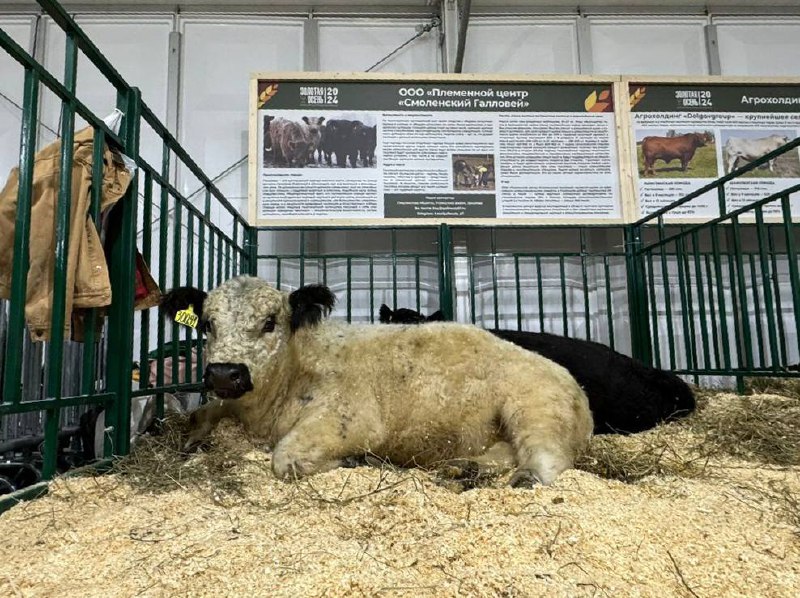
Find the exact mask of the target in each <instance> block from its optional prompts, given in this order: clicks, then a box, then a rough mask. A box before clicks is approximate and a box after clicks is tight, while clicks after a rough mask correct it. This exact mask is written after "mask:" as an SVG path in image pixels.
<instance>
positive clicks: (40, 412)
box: [0, 0, 255, 479]
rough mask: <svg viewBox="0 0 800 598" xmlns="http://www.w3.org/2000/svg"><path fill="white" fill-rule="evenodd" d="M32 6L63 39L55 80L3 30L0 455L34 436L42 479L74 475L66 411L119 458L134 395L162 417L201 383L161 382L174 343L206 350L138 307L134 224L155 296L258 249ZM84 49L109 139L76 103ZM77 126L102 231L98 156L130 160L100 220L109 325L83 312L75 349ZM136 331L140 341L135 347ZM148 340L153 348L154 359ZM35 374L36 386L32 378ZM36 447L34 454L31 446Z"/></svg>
mask: <svg viewBox="0 0 800 598" xmlns="http://www.w3.org/2000/svg"><path fill="white" fill-rule="evenodd" d="M37 1H38V2H39V4H40V5H41V7H42V10H43V11H44V13H46V14H47V15H48V16H49V17H50V18H51V19H52V20H53V22H54V23H55V24H56V25H57V26H58V27H59V28H60V29H61V30H62V31H63V32H64V35H65V38H66V55H65V71H64V79H63V84H62V83H60V82H59V81H58V80H57V79H56V77H54V76H53V75H52V74H51V73H49V72H48V71H47V70H46V69H45V68H44V67H43V66H42V65H41V64H39V63H38V62H37V61H36V60H35V59H34V58H33V57H31V56H30V55H29V54H28V53H27V52H26V51H25V50H24V49H22V48H21V47H20V46H19V45H18V44H17V43H15V42H14V40H13V39H11V37H10V36H9V35H8V34H6V33H5V32H4V31H2V30H0V49H2V51H4V52H5V53H6V54H7V55H9V56H10V57H11V58H12V59H13V60H14V61H16V62H17V63H18V64H19V65H20V66H21V68H22V69H24V97H23V104H22V108H23V113H22V127H21V141H20V159H19V193H18V198H17V201H18V203H17V215H16V226H15V238H14V262H13V267H12V274H11V296H10V299H9V300H8V301H6V302H2V303H0V312H2V317H0V321H1V322H0V323H2V326H0V333H2V335H3V337H4V338H0V345H2V347H0V384H1V387H0V388H1V389H2V395H0V418H2V420H3V426H2V428H0V432H2V433H3V434H9V435H10V436H11V438H12V441H11V442H5V443H4V442H3V437H2V436H0V453H3V454H8V453H9V452H12V453H13V451H15V450H17V449H18V448H19V446H20V439H19V438H18V436H23V438H24V437H28V438H29V439H32V440H33V442H34V445H33V446H32V447H31V446H28V447H27V448H28V450H33V451H35V452H37V451H38V452H40V453H41V474H42V478H43V479H49V478H51V477H53V475H55V474H56V473H58V472H59V471H62V470H63V469H64V467H67V466H68V465H70V464H65V463H60V462H59V458H60V457H59V448H60V447H59V444H60V442H63V435H64V434H63V432H64V429H65V413H66V412H68V411H69V412H70V417H69V420H70V422H71V423H74V420H75V418H76V415H77V414H78V413H79V412H80V411H82V410H85V409H87V408H88V407H89V406H97V407H102V408H104V410H105V422H106V432H107V434H106V446H105V456H106V457H110V456H111V455H124V454H126V453H127V452H128V451H129V448H130V426H129V422H130V412H131V401H132V399H135V398H136V397H142V396H146V395H156V397H157V409H158V413H159V415H163V410H164V401H163V393H165V392H173V391H177V390H190V389H192V388H197V386H198V384H199V382H200V380H201V376H202V372H200V371H199V368H194V370H193V368H192V366H191V360H186V361H187V362H188V363H187V367H186V368H183V369H184V373H183V375H182V376H180V377H178V376H176V377H175V378H173V379H171V380H167V379H166V378H165V362H166V360H167V359H171V360H172V364H171V365H172V370H173V371H174V372H177V371H178V370H179V369H181V368H179V367H178V365H179V364H178V361H179V360H180V358H181V355H180V353H179V352H180V350H181V344H180V341H181V340H182V341H183V342H184V343H185V342H187V341H188V342H194V343H195V344H196V345H197V351H198V363H201V362H202V343H197V341H198V337H197V334H196V333H195V332H193V331H191V330H189V329H184V330H186V331H185V332H184V331H180V330H179V329H178V325H177V324H175V323H171V324H170V323H166V322H164V320H163V318H161V317H155V315H154V314H150V313H149V312H148V311H147V310H142V311H139V312H135V311H134V290H135V280H136V273H137V266H136V259H135V256H136V250H137V245H136V240H137V226H141V227H142V236H141V254H142V257H143V258H144V261H145V262H146V264H147V265H148V266H149V268H150V270H151V272H152V274H153V276H154V278H156V280H157V282H158V284H159V287H160V288H161V289H162V290H164V289H166V288H170V287H172V286H179V285H191V284H193V285H196V286H200V287H204V288H209V287H212V286H215V285H217V284H219V283H220V282H222V280H224V279H226V278H228V277H230V276H233V275H236V274H238V273H241V272H250V271H251V270H254V267H255V251H254V247H253V246H251V241H252V239H251V234H252V231H251V229H250V228H249V227H248V226H247V223H246V221H245V220H244V218H243V217H242V216H241V215H240V214H239V213H238V212H237V211H236V210H235V209H234V208H233V207H232V206H231V204H230V203H229V202H228V200H227V199H226V198H225V197H224V196H223V195H222V193H221V192H220V191H219V189H217V188H216V187H215V185H214V184H213V182H212V181H211V179H210V178H209V177H207V176H206V175H205V174H204V173H203V171H202V170H201V169H200V168H199V166H198V165H197V164H196V163H195V162H194V161H193V160H192V159H191V158H190V157H189V155H188V154H187V153H186V151H185V150H184V149H183V148H182V147H181V145H180V144H179V143H178V141H177V140H176V139H175V137H174V136H173V135H172V134H171V133H170V132H169V131H168V130H167V128H166V127H165V126H164V125H163V124H162V123H161V122H160V121H159V120H158V118H157V117H156V116H155V115H154V114H153V112H152V110H151V109H150V108H149V107H148V106H147V105H146V104H145V102H144V101H143V100H142V98H141V95H140V92H139V90H138V89H137V88H135V87H133V86H131V85H129V84H128V83H127V82H126V81H125V80H124V79H123V77H122V76H121V75H120V74H119V73H118V72H117V71H116V70H115V68H114V67H113V65H111V64H110V63H109V62H108V61H107V60H106V58H105V57H104V56H103V55H102V53H101V52H100V50H99V49H98V48H97V47H96V46H95V45H94V44H93V43H92V41H91V40H90V39H89V38H88V37H87V36H86V34H85V33H84V32H83V31H82V30H81V29H80V27H79V26H78V25H77V24H76V23H75V22H74V21H73V20H72V19H71V18H70V17H69V15H68V14H67V13H66V11H64V9H63V8H62V7H61V6H60V5H59V4H58V3H57V2H55V1H54V0H37ZM79 52H80V53H82V54H83V55H84V56H85V57H86V59H88V60H89V62H91V64H92V65H93V66H94V67H95V68H96V69H97V70H98V71H99V72H100V74H101V75H102V76H103V78H104V79H105V81H107V83H108V84H109V85H110V86H111V87H112V88H113V89H114V90H115V92H116V98H117V99H116V108H117V109H119V110H120V111H121V112H122V113H123V118H122V124H121V128H120V131H119V133H118V134H117V133H115V132H114V131H112V130H111V129H110V128H109V127H108V126H107V125H106V124H105V123H104V121H103V120H102V119H101V118H100V117H99V116H98V115H97V114H95V113H93V112H92V111H91V110H89V109H88V108H87V107H86V105H85V104H84V103H83V102H82V101H81V100H80V98H79V97H78V96H77V95H76V80H77V76H78V72H77V71H78V56H79ZM45 89H46V90H48V91H49V92H51V93H52V94H54V95H55V96H56V97H57V98H58V100H60V102H61V127H60V139H59V141H58V143H60V168H59V171H60V175H59V181H58V199H57V205H56V206H55V209H56V225H55V235H54V236H55V268H54V271H53V285H52V288H53V299H52V320H51V336H50V339H49V341H48V342H46V343H37V344H34V343H32V342H30V340H29V339H28V338H27V335H26V326H25V304H26V294H27V278H28V272H29V265H30V250H31V247H30V231H31V227H32V226H34V227H35V226H36V225H37V223H35V222H31V206H32V203H33V202H34V201H35V198H34V196H33V189H34V187H33V179H34V170H35V168H36V164H35V154H36V150H37V139H36V133H37V117H38V113H39V105H40V98H41V94H42V91H44V90H45ZM76 116H79V117H81V118H82V119H83V120H85V121H86V122H87V123H88V127H91V129H92V136H93V152H92V160H91V164H92V166H91V181H92V184H91V189H92V193H91V207H90V209H89V213H88V217H89V218H91V220H92V222H93V223H94V225H95V227H97V228H98V231H99V230H100V227H101V214H100V206H101V199H102V198H101V193H102V184H101V183H102V179H103V166H104V165H103V154H104V149H105V147H106V146H107V147H109V148H111V149H113V150H114V151H116V152H119V153H121V154H124V155H125V156H127V157H128V158H131V159H132V160H133V161H134V162H135V164H136V173H135V175H134V176H133V177H132V178H131V182H130V185H129V187H128V189H127V192H126V194H125V196H124V197H123V198H122V199H120V200H119V202H118V203H117V204H116V205H115V206H114V208H112V209H111V212H110V214H108V220H109V222H110V223H111V224H110V225H109V228H108V230H107V231H105V233H106V235H105V236H106V238H105V245H104V249H105V251H106V255H107V256H108V266H109V273H110V282H111V289H112V297H113V299H112V302H111V304H110V306H109V307H108V308H107V320H106V322H105V325H104V326H103V327H100V328H99V330H101V331H100V332H97V331H96V329H98V327H97V326H96V324H98V323H100V322H101V317H102V316H101V314H100V310H99V309H92V310H90V312H89V315H88V320H87V325H86V326H85V329H86V338H85V339H83V342H82V343H74V342H72V341H70V340H69V339H66V338H65V325H66V324H67V318H68V317H69V316H70V314H68V313H66V306H67V293H68V289H67V257H68V249H69V246H70V218H71V210H72V209H73V208H74V206H73V205H72V201H73V198H72V177H73V157H74V156H73V152H74V146H73V141H74V138H75V125H76ZM143 127H149V128H150V129H152V130H153V131H154V132H155V134H156V136H157V137H158V138H159V139H160V140H161V148H162V163H161V164H160V165H158V166H154V165H151V164H148V163H147V162H146V161H145V159H144V158H143V157H142V156H141V155H140V151H139V149H140V143H139V141H140V140H139V137H140V131H141V129H142V128H143ZM175 163H178V164H182V165H183V166H184V170H185V171H186V172H190V173H191V174H192V175H193V176H194V177H196V178H197V180H199V181H200V183H201V184H202V185H203V188H204V191H205V194H204V198H203V196H201V198H203V199H204V201H203V205H202V206H199V207H198V206H196V205H194V204H193V203H192V202H191V201H190V200H189V199H188V198H187V197H185V196H184V195H183V194H182V193H181V192H180V191H179V188H178V186H177V184H176V182H175V181H174V179H173V178H172V176H171V174H170V173H171V167H172V166H174V164H175ZM201 201H202V199H201ZM212 207H213V208H214V209H216V210H217V211H221V212H223V213H224V214H227V215H228V217H229V220H230V222H231V225H230V227H228V228H229V230H224V227H222V226H221V225H220V224H219V223H215V222H214V221H212ZM140 208H141V209H140ZM73 240H74V239H73ZM160 315H161V314H159V316H160ZM137 334H138V335H139V338H138V339H137V342H135V343H134V340H135V337H136V335H137ZM154 338H155V339H157V346H158V349H157V350H156V351H154V352H151V351H150V345H151V341H152V340H153V339H154ZM134 344H135V345H136V346H134ZM167 352H169V353H168V354H167ZM151 360H154V361H155V362H156V363H157V368H156V370H157V371H156V373H155V380H150V376H148V375H147V372H148V366H149V362H150V361H151ZM134 361H138V363H139V364H140V369H141V374H140V377H139V382H138V383H136V382H134V381H133V376H132V373H133V367H134ZM76 370H77V371H76ZM39 377H42V378H43V380H41V381H40V380H39V379H38V378H39ZM31 416H33V417H34V418H38V424H39V426H38V428H39V429H38V430H37V429H36V428H37V425H36V424H37V421H35V420H31ZM26 418H27V419H26ZM71 429H72V428H71ZM14 432H17V434H15V433H14ZM19 432H22V434H19ZM60 436H61V439H60ZM40 441H41V442H42V443H43V444H42V445H41V446H36V443H38V442H40ZM73 464H74V463H73Z"/></svg>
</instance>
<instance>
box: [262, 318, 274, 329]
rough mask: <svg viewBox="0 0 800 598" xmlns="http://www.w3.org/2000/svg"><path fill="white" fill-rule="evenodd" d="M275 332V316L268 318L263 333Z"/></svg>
mask: <svg viewBox="0 0 800 598" xmlns="http://www.w3.org/2000/svg"><path fill="white" fill-rule="evenodd" d="M273 330H275V316H270V317H268V318H267V321H266V322H264V327H263V328H262V329H261V332H272V331H273Z"/></svg>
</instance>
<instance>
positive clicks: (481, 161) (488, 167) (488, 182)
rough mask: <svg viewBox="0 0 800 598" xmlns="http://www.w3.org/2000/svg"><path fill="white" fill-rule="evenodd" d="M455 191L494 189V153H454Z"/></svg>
mask: <svg viewBox="0 0 800 598" xmlns="http://www.w3.org/2000/svg"><path fill="white" fill-rule="evenodd" d="M452 168H453V170H452V174H453V190H454V191H494V190H495V185H494V180H495V179H494V154H453V156H452Z"/></svg>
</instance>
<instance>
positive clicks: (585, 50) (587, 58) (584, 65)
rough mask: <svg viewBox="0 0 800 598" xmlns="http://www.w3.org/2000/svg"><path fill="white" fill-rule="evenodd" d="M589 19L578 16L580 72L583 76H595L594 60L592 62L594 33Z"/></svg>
mask: <svg viewBox="0 0 800 598" xmlns="http://www.w3.org/2000/svg"><path fill="white" fill-rule="evenodd" d="M590 26H591V25H590V23H589V19H587V18H586V16H585V15H578V24H577V32H576V33H577V37H578V72H579V73H580V74H582V75H592V74H594V60H592V32H591V31H590V30H589V27H590Z"/></svg>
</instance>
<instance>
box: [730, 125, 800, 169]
mask: <svg viewBox="0 0 800 598" xmlns="http://www.w3.org/2000/svg"><path fill="white" fill-rule="evenodd" d="M796 137H797V131H793V130H791V129H789V130H787V129H767V130H765V129H730V130H722V131H720V141H721V143H722V163H723V165H724V167H725V174H729V173H731V172H733V171H734V170H736V169H737V168H741V167H742V166H745V165H746V164H749V163H750V162H752V161H753V160H757V159H759V158H761V157H762V156H765V155H766V154H768V153H769V152H772V151H775V150H776V149H778V148H780V147H781V146H783V145H786V144H787V143H789V142H790V141H792V140H793V139H795V138H796ZM742 176H743V177H769V178H800V156H798V152H797V150H794V151H790V152H787V153H785V154H781V155H780V156H778V157H777V158H774V159H772V160H769V161H768V162H767V163H766V164H762V165H761V166H759V167H758V168H755V169H754V170H751V171H750V172H747V173H744V174H743V175H742Z"/></svg>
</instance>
